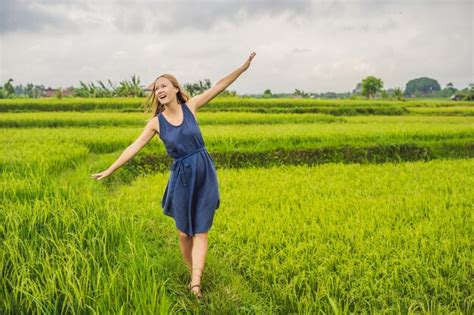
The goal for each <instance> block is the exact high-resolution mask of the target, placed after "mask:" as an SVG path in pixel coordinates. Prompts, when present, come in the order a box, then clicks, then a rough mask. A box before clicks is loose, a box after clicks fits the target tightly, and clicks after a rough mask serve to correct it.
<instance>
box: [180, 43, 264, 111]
mask: <svg viewBox="0 0 474 315" xmlns="http://www.w3.org/2000/svg"><path fill="white" fill-rule="evenodd" d="M255 55H256V53H255V52H252V53H251V54H250V56H249V58H248V59H247V60H246V61H245V63H244V64H243V65H242V66H240V67H238V68H237V69H235V70H234V71H232V72H231V73H230V74H228V75H227V76H225V77H223V78H222V79H220V80H219V81H218V82H217V83H216V84H215V85H214V86H213V87H211V88H210V89H208V90H206V91H204V92H203V93H201V94H199V95H196V96H194V97H192V98H191V99H190V100H189V101H188V102H187V104H188V105H189V106H191V107H193V108H194V111H195V112H196V111H197V110H198V109H199V108H200V107H202V106H204V105H205V104H207V103H209V101H210V100H212V99H213V98H214V97H216V96H217V95H218V94H219V93H220V92H222V91H224V90H225V89H227V87H228V86H229V85H231V84H232V82H234V81H235V80H236V79H237V78H238V77H239V76H240V75H241V74H242V73H243V72H244V71H245V70H247V69H248V68H249V66H250V62H251V61H252V59H253V57H255Z"/></svg>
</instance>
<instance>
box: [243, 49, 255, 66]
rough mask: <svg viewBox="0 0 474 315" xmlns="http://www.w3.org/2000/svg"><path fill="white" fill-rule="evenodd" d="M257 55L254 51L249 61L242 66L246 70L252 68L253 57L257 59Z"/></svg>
mask: <svg viewBox="0 0 474 315" xmlns="http://www.w3.org/2000/svg"><path fill="white" fill-rule="evenodd" d="M255 55H256V53H255V52H254V51H253V52H252V53H251V54H250V56H249V58H248V59H247V61H246V62H245V63H244V65H243V66H242V68H243V69H244V70H247V69H248V68H249V67H250V62H251V61H252V59H253V57H255Z"/></svg>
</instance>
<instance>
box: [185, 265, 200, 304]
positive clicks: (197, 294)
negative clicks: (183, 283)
mask: <svg viewBox="0 0 474 315" xmlns="http://www.w3.org/2000/svg"><path fill="white" fill-rule="evenodd" d="M193 269H195V270H199V271H201V273H200V274H199V278H200V277H201V276H202V270H201V269H200V268H193ZM192 283H193V282H192V280H191V282H190V283H189V285H188V289H189V291H190V292H192V293H193V294H194V296H195V297H196V298H197V299H198V300H201V299H202V293H201V285H200V284H194V285H193V284H192ZM195 287H197V288H199V290H193V288H195Z"/></svg>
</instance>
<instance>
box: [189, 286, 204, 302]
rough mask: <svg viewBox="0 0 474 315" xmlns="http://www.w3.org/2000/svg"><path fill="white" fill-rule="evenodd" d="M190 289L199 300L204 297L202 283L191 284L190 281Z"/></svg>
mask: <svg viewBox="0 0 474 315" xmlns="http://www.w3.org/2000/svg"><path fill="white" fill-rule="evenodd" d="M189 291H191V293H193V294H194V296H195V297H196V298H197V299H198V300H201V299H202V293H201V285H200V284H194V285H191V283H190V284H189Z"/></svg>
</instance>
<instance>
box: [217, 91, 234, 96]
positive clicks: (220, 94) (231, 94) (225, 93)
mask: <svg viewBox="0 0 474 315" xmlns="http://www.w3.org/2000/svg"><path fill="white" fill-rule="evenodd" d="M218 96H220V97H232V96H237V92H236V91H230V90H224V91H222V92H220V93H219V95H218Z"/></svg>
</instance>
